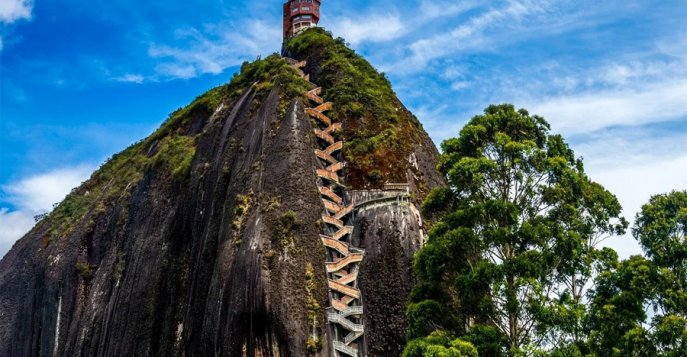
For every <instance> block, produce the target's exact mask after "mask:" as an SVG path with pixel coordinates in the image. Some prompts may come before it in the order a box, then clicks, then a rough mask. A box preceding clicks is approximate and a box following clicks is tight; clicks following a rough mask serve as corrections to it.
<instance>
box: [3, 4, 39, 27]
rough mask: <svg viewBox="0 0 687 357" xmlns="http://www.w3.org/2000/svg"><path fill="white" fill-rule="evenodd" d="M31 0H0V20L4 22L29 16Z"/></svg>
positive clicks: (7, 22) (31, 7)
mask: <svg viewBox="0 0 687 357" xmlns="http://www.w3.org/2000/svg"><path fill="white" fill-rule="evenodd" d="M32 9H33V1H32V0H2V1H0V22H4V23H6V24H9V23H12V22H15V21H18V20H22V19H29V18H31V11H32Z"/></svg>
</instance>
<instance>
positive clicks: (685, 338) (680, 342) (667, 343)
mask: <svg viewBox="0 0 687 357" xmlns="http://www.w3.org/2000/svg"><path fill="white" fill-rule="evenodd" d="M632 234H633V235H634V237H635V238H636V239H637V240H638V241H639V243H640V244H641V246H642V248H643V250H644V253H645V254H646V256H647V258H648V259H650V260H651V263H652V264H653V266H654V267H655V269H656V271H657V275H658V277H659V278H658V279H656V280H655V281H654V282H653V285H654V288H655V296H654V299H653V301H652V302H653V304H654V306H655V307H656V310H657V311H656V314H655V316H654V318H653V320H652V323H651V328H650V331H651V332H652V335H653V344H654V345H655V346H656V348H657V349H658V353H660V354H661V355H666V356H687V191H673V192H671V193H668V194H662V195H655V196H653V197H651V199H650V200H649V202H648V203H647V204H645V205H644V206H642V209H641V211H640V212H639V213H638V214H637V218H636V220H635V225H634V227H633V228H632Z"/></svg>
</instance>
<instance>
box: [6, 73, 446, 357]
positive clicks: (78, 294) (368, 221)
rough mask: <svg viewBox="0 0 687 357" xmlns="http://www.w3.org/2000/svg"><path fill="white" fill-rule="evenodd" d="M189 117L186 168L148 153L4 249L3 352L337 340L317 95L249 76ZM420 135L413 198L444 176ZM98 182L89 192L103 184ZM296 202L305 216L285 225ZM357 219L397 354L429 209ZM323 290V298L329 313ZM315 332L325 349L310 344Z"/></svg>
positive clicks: (413, 161) (244, 349)
mask: <svg viewBox="0 0 687 357" xmlns="http://www.w3.org/2000/svg"><path fill="white" fill-rule="evenodd" d="M314 71H315V70H314ZM283 103H286V104H287V105H286V106H285V107H286V110H284V107H283V106H282V105H281V104H283ZM188 117H189V118H190V120H188V121H187V122H186V123H185V124H184V125H185V127H184V128H182V129H183V130H181V132H182V133H183V134H184V135H194V136H195V138H196V139H195V155H194V156H193V161H192V163H191V168H190V174H189V176H188V178H186V179H184V180H171V179H170V178H169V175H167V174H164V173H162V172H161V171H160V170H158V169H156V167H155V166H146V168H145V170H143V171H142V172H141V176H140V180H136V181H135V182H132V184H131V185H130V186H127V191H126V192H122V193H121V195H120V196H119V197H118V199H117V200H115V201H113V202H114V203H108V204H107V205H106V206H105V207H104V208H102V209H97V208H93V209H90V210H88V211H86V213H84V214H83V215H82V216H80V217H78V218H76V219H74V220H73V221H72V222H70V227H71V229H70V230H69V231H68V234H66V235H65V236H64V237H60V238H59V239H49V238H48V237H49V236H50V230H51V228H53V226H54V224H55V222H54V221H53V220H52V219H51V218H47V219H45V220H44V221H42V222H40V223H39V224H38V225H37V226H36V227H35V228H34V229H33V230H32V231H31V232H30V233H29V234H27V235H26V236H25V237H23V238H22V239H21V240H19V241H18V242H17V243H16V244H15V246H14V247H13V248H12V250H11V251H10V252H9V253H8V254H7V255H6V256H5V257H4V258H3V259H2V260H1V261H0V357H15V356H187V357H190V356H275V357H276V356H294V357H301V356H308V355H313V356H330V355H332V353H331V351H329V350H328V348H327V346H328V345H329V343H328V341H327V336H326V331H327V329H326V328H325V327H326V319H325V310H324V308H326V307H327V306H328V294H327V283H326V275H325V271H324V267H325V264H324V263H325V251H324V247H323V246H322V244H321V242H320V238H319V233H320V223H319V220H320V215H321V213H322V212H323V210H324V208H323V205H322V202H321V200H320V196H319V193H318V192H317V186H316V184H315V182H316V175H315V168H316V166H317V160H316V158H315V156H314V153H313V148H314V140H315V139H314V136H313V134H312V124H311V120H310V119H309V118H308V117H307V116H306V115H305V114H304V104H303V100H302V99H300V98H284V94H283V92H280V87H279V86H275V87H274V88H272V90H271V91H270V92H269V95H267V96H266V97H265V98H259V99H256V91H255V90H254V89H246V90H245V91H244V92H243V94H242V95H241V96H240V97H237V98H234V99H231V100H228V99H227V100H224V101H222V102H221V104H220V105H218V106H217V107H216V108H212V110H209V109H208V108H205V109H199V110H192V111H191V112H190V113H189V115H188ZM420 130H421V129H420ZM420 134H421V135H422V137H423V138H425V139H426V140H425V142H424V143H422V145H417V146H416V147H415V153H414V154H413V155H412V156H411V157H409V158H407V160H408V161H407V162H404V163H403V166H404V167H406V166H410V167H411V169H409V170H408V182H409V183H410V186H411V189H412V190H413V195H414V197H415V204H417V202H419V201H420V199H421V198H422V197H423V195H424V194H425V193H426V192H427V190H428V189H429V188H431V187H434V186H436V185H439V184H442V182H443V180H442V178H441V176H440V175H439V174H438V173H437V172H436V171H435V170H434V167H435V166H436V159H437V150H436V148H435V147H434V146H433V145H432V143H431V140H429V137H428V136H427V134H426V133H424V131H422V132H421V133H420ZM157 146H158V141H157V140H155V141H153V142H152V143H150V144H149V147H148V146H147V147H146V150H145V152H147V153H148V155H149V156H151V155H154V153H155V152H156V151H157V150H158V147H157ZM85 187H86V186H84V187H82V188H79V189H77V190H76V192H77V193H79V194H83V195H94V194H96V192H90V191H88V190H86V189H85ZM285 217H287V218H288V217H291V218H294V217H295V218H294V219H295V221H296V222H297V224H292V225H291V226H289V227H287V228H288V229H287V228H285V227H284V224H283V221H284V219H285ZM355 222H356V237H357V238H356V239H357V240H358V241H359V243H360V246H361V247H362V248H364V249H365V250H366V257H365V261H364V263H363V265H362V271H361V276H360V282H361V290H362V292H363V297H364V302H365V309H366V315H365V323H366V344H367V346H366V347H367V348H366V349H367V351H368V355H369V356H398V355H399V354H400V351H401V350H402V348H403V344H404V342H405V338H404V335H405V331H404V329H405V327H406V324H407V322H406V320H405V304H406V301H407V296H408V293H409V291H410V288H411V287H412V284H413V277H412V267H411V263H412V255H413V254H414V252H415V251H416V250H417V249H418V248H419V246H420V244H421V240H422V233H421V232H422V228H421V217H420V216H419V213H418V212H417V209H416V208H415V207H414V206H413V207H410V206H407V205H406V206H388V207H376V208H371V209H369V210H366V211H364V212H361V213H360V214H359V215H358V216H357V217H356V220H355ZM308 267H312V269H313V271H314V275H315V279H314V281H315V286H314V289H312V288H311V289H308V284H307V281H306V279H307V277H306V275H307V270H308ZM309 299H310V300H312V299H314V300H315V301H317V302H318V304H319V306H320V307H321V308H320V309H319V310H317V314H316V318H315V321H313V320H312V319H311V318H309V317H308V313H309V310H308V309H309V308H308V301H309ZM313 334H314V335H316V336H317V338H319V339H321V340H322V345H323V346H324V348H323V349H322V350H320V351H319V352H315V353H310V352H308V351H307V342H308V340H309V338H311V336H312V335H313Z"/></svg>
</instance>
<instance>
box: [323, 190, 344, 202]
mask: <svg viewBox="0 0 687 357" xmlns="http://www.w3.org/2000/svg"><path fill="white" fill-rule="evenodd" d="M319 190H320V195H322V196H325V197H327V198H329V199H330V200H332V201H334V202H335V203H337V204H341V203H343V198H341V196H339V195H337V194H336V193H334V191H332V189H331V188H329V187H320V188H319Z"/></svg>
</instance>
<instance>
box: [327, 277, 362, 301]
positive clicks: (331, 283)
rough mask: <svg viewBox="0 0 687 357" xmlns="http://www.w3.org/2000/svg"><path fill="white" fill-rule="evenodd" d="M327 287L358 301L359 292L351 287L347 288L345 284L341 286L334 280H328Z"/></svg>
mask: <svg viewBox="0 0 687 357" xmlns="http://www.w3.org/2000/svg"><path fill="white" fill-rule="evenodd" d="M328 285H329V288H330V289H332V290H334V291H338V292H340V293H342V294H345V295H348V296H350V297H352V298H355V299H360V290H358V289H356V288H354V287H351V286H348V285H345V284H341V283H339V282H337V281H334V280H329V282H328Z"/></svg>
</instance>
